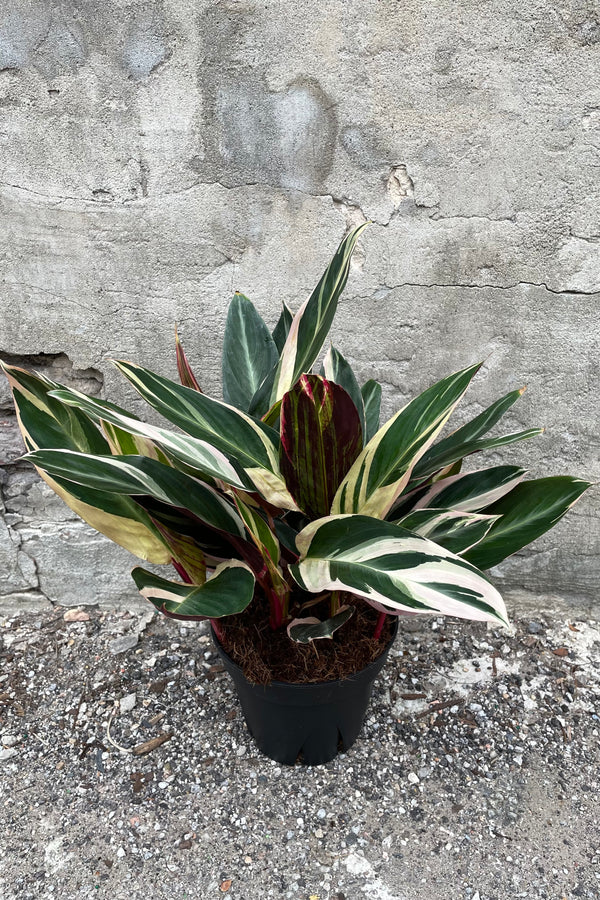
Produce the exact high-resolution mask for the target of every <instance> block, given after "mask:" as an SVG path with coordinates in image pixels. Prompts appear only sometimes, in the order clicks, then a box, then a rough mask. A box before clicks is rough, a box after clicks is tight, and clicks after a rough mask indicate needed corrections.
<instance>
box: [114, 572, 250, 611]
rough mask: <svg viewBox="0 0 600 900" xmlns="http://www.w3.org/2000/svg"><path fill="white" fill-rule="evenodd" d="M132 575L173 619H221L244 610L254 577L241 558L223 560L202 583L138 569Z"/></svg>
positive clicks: (247, 603) (142, 588) (146, 594)
mask: <svg viewBox="0 0 600 900" xmlns="http://www.w3.org/2000/svg"><path fill="white" fill-rule="evenodd" d="M131 575H132V578H133V580H134V581H135V583H136V586H137V589H138V591H139V592H140V594H141V595H142V596H143V597H145V598H146V599H147V600H149V601H150V603H152V605H153V606H154V607H155V608H156V609H157V610H158V611H159V612H161V613H163V614H164V615H166V616H168V617H169V618H174V619H219V618H221V617H222V616H232V615H235V614H236V613H240V612H243V611H244V610H245V609H246V607H247V606H248V605H249V603H250V602H251V600H252V597H253V594H254V585H255V579H254V575H253V574H252V572H251V571H250V569H249V568H248V566H247V565H246V564H245V563H243V562H240V561H239V560H232V561H231V562H226V563H222V565H220V566H218V567H217V568H216V569H215V572H214V574H213V575H212V576H211V577H210V578H209V579H208V580H207V581H206V582H205V583H204V584H202V585H198V584H179V583H178V582H175V581H168V580H167V579H166V578H161V577H160V576H159V575H153V574H152V573H151V572H147V571H146V569H142V568H140V567H137V568H135V569H134V570H133V571H132V573H131Z"/></svg>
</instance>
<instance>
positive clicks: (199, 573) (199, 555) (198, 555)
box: [153, 519, 206, 584]
mask: <svg viewBox="0 0 600 900" xmlns="http://www.w3.org/2000/svg"><path fill="white" fill-rule="evenodd" d="M153 521H154V524H155V525H156V527H157V528H158V530H159V532H160V534H161V536H162V538H163V540H164V542H165V544H166V545H167V546H168V548H169V550H170V551H171V563H172V564H173V566H174V567H175V570H176V572H177V574H178V575H179V577H180V578H183V580H184V581H185V582H186V584H204V582H205V581H206V556H205V555H204V551H203V550H202V548H201V547H200V546H199V545H198V544H197V542H196V541H195V540H194V538H192V537H189V536H188V535H187V534H181V533H180V532H178V531H173V530H172V529H170V528H166V527H165V526H164V525H161V524H160V522H157V521H156V519H154V520H153Z"/></svg>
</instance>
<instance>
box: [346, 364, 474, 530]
mask: <svg viewBox="0 0 600 900" xmlns="http://www.w3.org/2000/svg"><path fill="white" fill-rule="evenodd" d="M480 365H481V364H480V363H478V364H477V365H474V366H470V367H469V368H468V369H463V370H462V371H460V372H455V373H454V374H453V375H449V376H448V377H447V378H443V379H442V380H441V381H438V382H437V384H434V385H432V387H430V388H428V389H427V390H426V391H424V392H423V393H422V394H420V395H419V396H418V397H416V398H415V399H414V400H411V402H410V403H408V404H407V405H406V406H405V407H404V409H402V410H400V412H398V413H396V415H395V416H394V417H393V418H392V419H390V421H389V422H388V423H387V424H386V425H384V426H383V428H380V429H379V431H378V432H377V434H376V435H375V437H373V438H372V439H371V440H370V441H369V443H368V444H367V446H366V447H365V448H364V450H363V451H362V453H361V454H360V456H359V457H358V459H357V460H356V462H355V463H354V465H353V466H352V468H351V469H350V471H349V472H348V474H347V475H346V477H345V479H344V481H343V482H342V484H341V485H340V487H339V490H338V492H337V494H336V496H335V498H334V501H333V505H332V508H331V512H332V513H334V514H335V513H364V514H365V515H371V516H376V517H379V518H384V517H385V515H386V514H387V512H388V511H389V510H390V509H391V507H392V505H393V503H394V501H395V500H396V498H397V497H398V496H399V495H400V494H401V493H402V491H403V490H404V488H405V487H406V485H407V484H408V481H409V478H410V475H411V472H412V469H413V467H414V465H415V463H416V462H417V461H418V460H419V458H420V457H421V456H422V455H423V453H425V451H426V450H427V448H428V447H429V446H430V445H431V444H432V443H433V441H434V440H435V439H436V437H437V435H438V434H439V433H440V431H441V430H442V428H443V427H444V425H445V423H446V421H447V419H448V417H449V416H450V414H451V413H452V410H453V409H454V407H455V406H456V404H457V403H458V401H459V400H460V398H461V397H462V395H463V394H464V392H465V391H466V389H467V387H468V386H469V383H470V381H471V379H472V378H473V376H474V375H475V373H476V372H477V370H478V369H479V366H480Z"/></svg>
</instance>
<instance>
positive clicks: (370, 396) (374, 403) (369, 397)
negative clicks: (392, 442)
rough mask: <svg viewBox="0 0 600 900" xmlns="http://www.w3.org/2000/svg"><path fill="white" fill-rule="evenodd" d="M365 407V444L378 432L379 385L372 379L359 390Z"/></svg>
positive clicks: (379, 409)
mask: <svg viewBox="0 0 600 900" xmlns="http://www.w3.org/2000/svg"><path fill="white" fill-rule="evenodd" d="M360 392H361V394H362V398H363V403H364V407H365V423H366V435H365V444H367V443H368V442H369V441H370V440H371V438H372V437H373V436H374V435H375V434H377V432H378V431H379V417H380V414H381V413H380V411H381V385H380V384H379V382H377V381H374V380H373V379H372V378H370V379H369V381H366V382H365V383H364V384H363V386H362V387H361V389H360Z"/></svg>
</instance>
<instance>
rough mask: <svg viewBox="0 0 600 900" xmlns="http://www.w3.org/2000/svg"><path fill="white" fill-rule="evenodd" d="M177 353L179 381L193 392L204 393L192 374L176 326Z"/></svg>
mask: <svg viewBox="0 0 600 900" xmlns="http://www.w3.org/2000/svg"><path fill="white" fill-rule="evenodd" d="M175 352H176V353H177V371H178V372H179V380H180V381H181V383H182V385H183V386H184V387H188V388H192V390H194V391H200V393H202V388H201V387H200V385H199V384H198V381H197V380H196V376H195V375H194V373H193V372H192V367H191V366H190V364H189V361H188V358H187V356H186V355H185V351H184V349H183V347H182V346H181V341H180V340H179V334H178V333H177V326H175Z"/></svg>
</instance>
